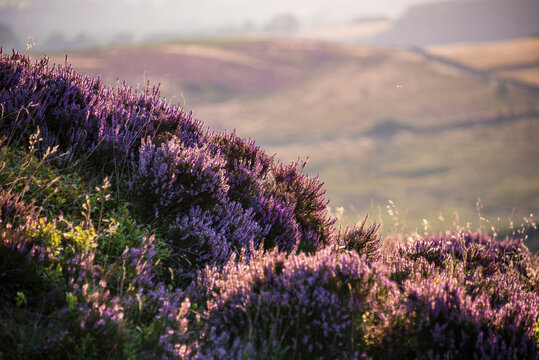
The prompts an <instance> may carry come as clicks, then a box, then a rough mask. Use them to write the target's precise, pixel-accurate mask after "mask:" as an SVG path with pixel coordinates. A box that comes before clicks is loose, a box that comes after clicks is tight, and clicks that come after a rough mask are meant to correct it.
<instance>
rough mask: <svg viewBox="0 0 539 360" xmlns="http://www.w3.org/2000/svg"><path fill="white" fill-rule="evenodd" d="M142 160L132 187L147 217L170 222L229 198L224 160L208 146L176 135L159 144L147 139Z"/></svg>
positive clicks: (143, 142)
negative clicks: (185, 141) (188, 143)
mask: <svg viewBox="0 0 539 360" xmlns="http://www.w3.org/2000/svg"><path fill="white" fill-rule="evenodd" d="M139 159H140V160H139V164H138V171H137V172H136V173H135V174H134V175H133V180H132V186H131V187H132V191H133V193H134V201H135V204H138V205H139V206H138V207H139V209H140V210H141V211H144V213H143V216H144V217H143V218H144V219H149V218H151V217H154V218H156V219H163V220H162V221H166V220H169V221H170V219H174V218H176V217H177V216H178V215H179V214H182V213H185V212H186V211H187V210H188V209H189V208H191V207H193V206H200V207H202V208H203V209H211V208H213V207H214V206H216V205H218V204H223V203H225V202H226V200H227V192H228V184H227V182H226V177H225V171H224V168H223V167H224V163H225V161H224V159H222V158H221V157H219V156H218V155H216V156H214V157H212V156H210V153H209V151H208V150H207V148H205V147H202V148H198V147H186V146H185V145H184V144H183V143H182V142H181V140H180V139H179V138H176V137H173V138H171V139H170V140H169V141H167V142H165V143H163V144H161V145H159V146H156V145H155V144H154V143H153V142H152V141H151V140H150V139H146V140H143V141H142V145H141V147H140V153H139Z"/></svg>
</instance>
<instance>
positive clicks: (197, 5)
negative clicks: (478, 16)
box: [0, 0, 433, 40]
mask: <svg viewBox="0 0 539 360" xmlns="http://www.w3.org/2000/svg"><path fill="white" fill-rule="evenodd" d="M429 1H433V0H272V1H262V0H195V1H192V0H189V1H186V0H0V23H4V24H9V25H11V26H13V27H14V28H15V30H16V31H17V32H19V33H21V35H24V36H27V35H31V36H34V37H36V39H38V40H39V39H43V38H44V37H46V36H50V34H52V33H61V34H64V35H66V36H68V37H69V35H72V36H71V37H74V36H76V35H77V34H79V33H82V32H84V33H86V34H88V35H91V36H97V37H111V36H114V35H115V34H118V33H129V34H133V35H135V36H137V37H141V36H142V37H143V36H147V35H151V34H156V33H164V32H167V33H169V32H179V33H185V34H186V35H189V33H194V32H198V31H205V30H214V29H216V28H218V27H222V26H227V25H232V26H240V25H242V24H244V23H245V22H246V21H251V22H252V23H253V24H254V25H260V24H264V23H265V22H267V21H269V20H270V19H271V18H272V17H274V16H275V15H278V14H284V13H288V14H293V15H295V16H297V17H298V18H299V19H300V20H301V21H302V23H303V24H305V25H310V26H313V25H315V24H317V23H320V24H324V23H331V22H334V21H345V20H349V19H353V18H356V17H368V16H379V15H386V16H389V17H393V18H395V17H397V16H399V15H400V14H402V13H403V11H404V10H405V9H406V8H407V7H408V6H410V5H412V4H416V3H420V2H429Z"/></svg>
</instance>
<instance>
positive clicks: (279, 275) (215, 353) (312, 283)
mask: <svg viewBox="0 0 539 360" xmlns="http://www.w3.org/2000/svg"><path fill="white" fill-rule="evenodd" d="M191 292H194V296H195V298H197V297H198V300H199V301H202V302H204V301H205V302H206V307H205V309H204V311H202V312H201V314H200V317H201V318H202V319H204V322H203V328H202V329H201V334H203V336H202V337H200V338H199V339H198V347H199V353H198V356H199V357H200V358H208V359H209V358H241V357H242V356H243V357H247V358H286V359H307V358H313V359H314V358H327V359H335V358H342V359H344V358H358V357H359V356H360V354H362V353H363V352H364V351H366V350H367V348H368V345H369V344H370V343H371V342H372V341H377V339H376V338H377V335H378V333H377V329H376V327H377V326H380V328H381V325H382V324H384V323H385V319H386V314H387V312H388V311H389V310H390V309H391V299H393V297H394V296H395V294H397V293H398V291H397V290H396V287H395V285H394V284H393V283H391V282H390V281H389V280H387V279H386V278H385V276H384V275H383V271H382V270H381V269H378V268H377V266H373V265H371V264H369V263H367V262H366V260H365V257H360V256H359V255H358V254H355V253H341V254H338V253H335V252H334V250H332V249H330V248H328V249H325V250H321V251H318V252H317V253H316V254H314V255H306V254H300V255H289V256H287V255H285V254H283V253H278V252H276V251H273V252H270V253H268V254H266V255H264V256H260V257H258V258H255V259H253V260H252V261H251V263H249V264H247V265H245V264H237V263H235V262H231V263H229V264H228V265H227V266H226V267H225V268H224V269H223V270H222V271H219V270H218V269H217V268H213V269H207V270H206V271H205V272H203V273H201V274H200V276H199V279H198V282H197V284H196V286H194V287H193V288H192V289H191ZM201 296H202V297H201Z"/></svg>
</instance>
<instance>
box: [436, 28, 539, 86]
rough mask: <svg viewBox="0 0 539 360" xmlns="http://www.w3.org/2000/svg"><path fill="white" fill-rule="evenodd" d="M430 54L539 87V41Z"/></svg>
mask: <svg viewBox="0 0 539 360" xmlns="http://www.w3.org/2000/svg"><path fill="white" fill-rule="evenodd" d="M428 51H429V52H430V53H432V54H435V55H439V56H442V57H445V58H447V59H451V60H455V61H458V62H459V63H462V64H464V65H467V66H470V67H473V68H475V69H479V70H485V71H488V72H490V73H492V74H495V75H499V76H502V77H504V78H514V79H518V80H520V81H524V82H528V83H530V84H534V85H539V37H530V38H523V39H516V40H507V41H499V42H494V43H479V44H452V45H441V46H432V47H429V48H428Z"/></svg>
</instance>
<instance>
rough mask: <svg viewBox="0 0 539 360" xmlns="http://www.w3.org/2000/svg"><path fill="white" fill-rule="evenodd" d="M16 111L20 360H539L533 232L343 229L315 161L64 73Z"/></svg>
mask: <svg viewBox="0 0 539 360" xmlns="http://www.w3.org/2000/svg"><path fill="white" fill-rule="evenodd" d="M0 105H1V109H2V112H1V113H0V139H1V140H0V290H1V291H0V357H1V358H6V359H20V358H28V359H34V358H39V359H58V358H74V359H96V358H104V359H138V358H152V359H154V358H162V359H237V358H242V359H305V358H350V359H364V358H377V359H395V358H424V357H442V356H444V357H449V358H457V357H462V356H470V357H474V358H477V357H503V358H511V359H534V358H536V356H537V351H538V348H539V275H538V274H539V256H538V254H536V253H533V252H530V251H529V249H528V248H527V247H526V245H525V236H524V234H522V233H520V232H515V233H514V234H513V235H512V236H510V237H498V236H496V235H493V236H491V235H488V234H486V233H485V232H481V231H473V230H471V229H470V228H461V229H459V230H457V231H454V232H447V233H444V234H433V233H428V232H427V231H425V232H424V233H423V234H415V236H414V237H413V238H408V239H405V240H403V239H401V238H402V236H395V237H392V238H389V239H385V241H382V238H381V236H380V234H379V224H377V223H372V224H371V223H368V222H367V219H365V220H364V221H363V222H362V223H361V224H358V225H357V226H353V227H347V228H343V227H340V226H337V225H336V220H337V219H336V218H334V217H333V216H332V215H331V213H330V211H329V209H328V208H327V199H325V198H324V188H323V184H321V183H320V181H319V179H318V178H312V177H309V176H307V175H306V174H305V173H304V172H303V169H304V166H305V164H304V163H301V162H293V163H290V164H287V163H282V162H280V161H278V160H277V159H275V158H274V157H271V156H268V155H267V154H266V152H265V151H264V150H263V149H261V148H260V147H258V146H257V145H255V143H254V141H251V140H245V139H243V138H241V137H239V136H237V134H236V133H229V132H219V131H214V130H209V129H206V128H205V125H204V124H203V123H201V122H199V121H197V120H195V119H193V118H192V117H191V116H190V114H189V113H186V112H185V111H184V109H182V108H180V107H178V106H173V105H169V104H167V102H166V101H165V100H164V99H162V98H161V97H160V96H159V91H158V89H157V88H152V87H146V88H144V89H142V90H140V91H135V90H133V89H132V88H130V87H129V86H119V87H117V88H115V89H112V88H108V87H106V86H103V84H102V82H101V81H100V80H99V79H95V78H88V77H85V76H81V75H79V74H78V73H77V72H75V71H74V70H73V69H72V68H71V67H69V66H67V65H66V66H56V67H50V66H49V64H48V59H47V58H42V59H39V60H36V61H32V60H30V59H29V58H28V57H25V56H23V55H20V54H17V53H13V54H12V55H7V54H3V53H1V52H0ZM389 128H390V129H391V128H392V127H389ZM380 129H381V128H380V127H379V128H378V130H377V131H374V134H379V133H380V131H381V130H380ZM384 129H386V130H384ZM382 130H384V131H387V126H386V127H385V128H382ZM382 132H383V131H382ZM401 235H403V234H401Z"/></svg>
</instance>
